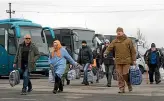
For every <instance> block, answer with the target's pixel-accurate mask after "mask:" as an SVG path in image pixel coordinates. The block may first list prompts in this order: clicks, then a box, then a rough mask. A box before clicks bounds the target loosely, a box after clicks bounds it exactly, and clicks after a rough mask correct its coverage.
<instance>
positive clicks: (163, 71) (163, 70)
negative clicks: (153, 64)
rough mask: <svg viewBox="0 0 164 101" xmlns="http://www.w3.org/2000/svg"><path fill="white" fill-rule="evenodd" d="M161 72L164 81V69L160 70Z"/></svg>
mask: <svg viewBox="0 0 164 101" xmlns="http://www.w3.org/2000/svg"><path fill="white" fill-rule="evenodd" d="M159 72H160V75H161V79H164V69H163V68H162V67H160V68H159Z"/></svg>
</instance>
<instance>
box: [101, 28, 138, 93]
mask: <svg viewBox="0 0 164 101" xmlns="http://www.w3.org/2000/svg"><path fill="white" fill-rule="evenodd" d="M116 32H117V37H116V39H114V40H113V41H112V42H111V43H110V45H109V46H108V47H107V49H106V51H105V52H104V57H107V55H108V54H109V53H110V52H112V50H114V53H115V64H116V71H117V74H118V85H119V92H118V93H125V81H126V84H127V86H128V89H129V92H131V91H132V85H131V83H130V82H129V69H130V65H136V50H135V47H134V45H133V42H132V40H131V39H130V38H128V37H127V36H126V35H125V34H124V31H123V28H121V27H118V28H117V30H116Z"/></svg>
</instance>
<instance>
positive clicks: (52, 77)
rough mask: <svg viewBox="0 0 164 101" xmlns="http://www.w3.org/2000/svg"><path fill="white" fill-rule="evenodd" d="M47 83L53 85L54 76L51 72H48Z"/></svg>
mask: <svg viewBox="0 0 164 101" xmlns="http://www.w3.org/2000/svg"><path fill="white" fill-rule="evenodd" d="M48 81H49V82H50V83H54V82H55V78H54V75H53V71H52V70H49V78H48Z"/></svg>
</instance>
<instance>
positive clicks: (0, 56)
mask: <svg viewBox="0 0 164 101" xmlns="http://www.w3.org/2000/svg"><path fill="white" fill-rule="evenodd" d="M7 38H8V35H7V31H6V30H5V28H0V76H5V75H8V74H9V68H8V54H7V44H8V43H7Z"/></svg>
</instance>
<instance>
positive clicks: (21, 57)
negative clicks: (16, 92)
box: [13, 34, 40, 95]
mask: <svg viewBox="0 0 164 101" xmlns="http://www.w3.org/2000/svg"><path fill="white" fill-rule="evenodd" d="M39 56H40V55H39V51H38V48H37V47H36V46H35V45H34V44H33V43H32V42H31V36H30V35H29V34H27V35H25V36H24V42H23V43H21V44H20V45H19V48H18V50H17V53H16V55H15V60H14V65H13V67H15V68H16V67H18V68H21V71H22V73H23V88H22V92H21V94H22V95H26V92H27V91H26V89H27V87H28V92H31V91H32V84H31V81H30V78H29V73H30V72H31V71H32V70H34V68H35V67H34V66H35V62H36V60H37V59H38V58H39ZM16 65H17V66H16Z"/></svg>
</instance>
